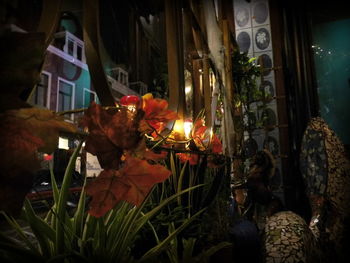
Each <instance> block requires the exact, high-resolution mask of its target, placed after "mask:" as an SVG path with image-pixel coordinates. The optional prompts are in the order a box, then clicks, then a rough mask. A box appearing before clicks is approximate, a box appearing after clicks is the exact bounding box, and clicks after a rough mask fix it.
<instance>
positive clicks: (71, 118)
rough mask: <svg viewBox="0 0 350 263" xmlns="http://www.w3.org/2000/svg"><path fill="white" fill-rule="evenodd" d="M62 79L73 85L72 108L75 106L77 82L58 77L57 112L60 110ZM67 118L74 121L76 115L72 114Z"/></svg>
mask: <svg viewBox="0 0 350 263" xmlns="http://www.w3.org/2000/svg"><path fill="white" fill-rule="evenodd" d="M60 81H61V82H64V83H66V84H68V85H71V86H72V101H71V107H70V110H73V109H74V106H75V83H74V82H71V81H68V80H66V79H64V78H61V77H58V79H57V98H56V112H58V107H59V98H60ZM66 120H70V121H74V115H73V114H71V116H70V118H67V119H66Z"/></svg>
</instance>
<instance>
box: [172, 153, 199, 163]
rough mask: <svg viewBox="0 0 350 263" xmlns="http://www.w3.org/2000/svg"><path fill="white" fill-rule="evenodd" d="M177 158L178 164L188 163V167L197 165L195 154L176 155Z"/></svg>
mask: <svg viewBox="0 0 350 263" xmlns="http://www.w3.org/2000/svg"><path fill="white" fill-rule="evenodd" d="M176 155H177V157H179V160H180V162H182V163H185V162H187V161H188V162H189V164H190V165H196V164H198V160H199V156H198V154H195V153H177V154H176Z"/></svg>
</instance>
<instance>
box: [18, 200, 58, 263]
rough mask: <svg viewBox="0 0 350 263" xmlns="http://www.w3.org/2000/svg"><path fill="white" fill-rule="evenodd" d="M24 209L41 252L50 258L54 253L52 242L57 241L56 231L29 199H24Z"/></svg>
mask: <svg viewBox="0 0 350 263" xmlns="http://www.w3.org/2000/svg"><path fill="white" fill-rule="evenodd" d="M24 209H25V216H26V218H27V222H28V223H29V226H30V228H31V229H32V231H33V233H34V235H35V237H36V239H37V240H38V242H39V244H40V248H41V253H42V255H43V257H44V258H48V257H49V256H50V255H51V254H52V251H51V246H50V242H54V241H55V231H54V229H53V228H52V227H51V226H49V225H48V224H47V223H46V222H45V221H44V220H43V219H41V218H40V217H39V216H37V215H36V214H35V212H34V210H33V207H32V205H31V204H30V201H29V200H28V199H25V200H24Z"/></svg>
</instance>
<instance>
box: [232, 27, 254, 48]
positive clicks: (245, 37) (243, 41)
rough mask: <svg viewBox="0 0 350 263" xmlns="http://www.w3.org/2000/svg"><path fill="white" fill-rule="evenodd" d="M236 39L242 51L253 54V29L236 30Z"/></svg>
mask: <svg viewBox="0 0 350 263" xmlns="http://www.w3.org/2000/svg"><path fill="white" fill-rule="evenodd" d="M236 36H237V37H236V41H237V44H238V46H239V50H240V52H242V53H243V52H244V53H248V54H252V52H253V41H252V29H251V28H249V29H243V30H237V31H236Z"/></svg>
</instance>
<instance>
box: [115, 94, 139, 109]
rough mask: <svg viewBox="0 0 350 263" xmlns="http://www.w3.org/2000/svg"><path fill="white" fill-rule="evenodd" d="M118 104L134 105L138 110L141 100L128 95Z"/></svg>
mask: <svg viewBox="0 0 350 263" xmlns="http://www.w3.org/2000/svg"><path fill="white" fill-rule="evenodd" d="M119 102H120V104H121V105H122V106H129V105H135V107H136V108H139V106H140V102H141V100H140V98H139V97H138V96H135V95H129V96H123V97H122V98H121V99H120V101H119Z"/></svg>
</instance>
